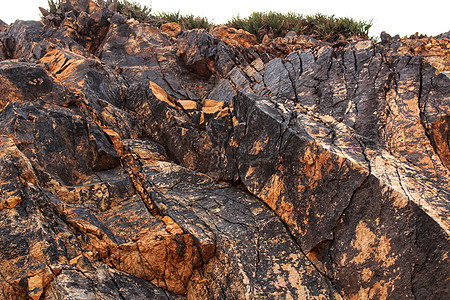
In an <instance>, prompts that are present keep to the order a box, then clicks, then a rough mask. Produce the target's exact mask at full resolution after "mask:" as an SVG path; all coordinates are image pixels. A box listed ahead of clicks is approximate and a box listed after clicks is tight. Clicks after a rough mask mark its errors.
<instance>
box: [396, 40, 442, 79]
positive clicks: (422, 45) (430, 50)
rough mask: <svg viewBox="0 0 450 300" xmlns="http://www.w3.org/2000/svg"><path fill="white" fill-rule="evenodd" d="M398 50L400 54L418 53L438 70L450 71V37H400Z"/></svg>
mask: <svg viewBox="0 0 450 300" xmlns="http://www.w3.org/2000/svg"><path fill="white" fill-rule="evenodd" d="M400 42H401V46H400V48H399V49H398V51H399V52H400V53H402V54H405V53H409V54H411V55H420V56H422V57H424V58H425V61H427V62H428V63H430V64H431V65H432V66H433V67H435V68H436V69H437V70H438V71H441V72H443V71H450V37H449V36H448V34H447V36H444V35H443V36H442V37H440V36H438V37H422V38H419V37H418V36H416V37H412V38H406V37H405V38H402V39H400Z"/></svg>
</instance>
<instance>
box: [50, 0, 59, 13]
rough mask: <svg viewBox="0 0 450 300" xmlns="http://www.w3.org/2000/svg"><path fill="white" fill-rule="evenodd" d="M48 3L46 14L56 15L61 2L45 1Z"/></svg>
mask: <svg viewBox="0 0 450 300" xmlns="http://www.w3.org/2000/svg"><path fill="white" fill-rule="evenodd" d="M47 3H48V12H49V13H51V14H53V15H56V12H57V11H58V9H61V0H56V1H55V0H47Z"/></svg>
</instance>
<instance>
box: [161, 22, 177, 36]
mask: <svg viewBox="0 0 450 300" xmlns="http://www.w3.org/2000/svg"><path fill="white" fill-rule="evenodd" d="M161 32H164V33H165V34H167V35H168V36H170V37H172V38H176V37H177V36H178V35H179V34H180V33H181V25H180V24H178V23H176V22H169V23H164V24H162V25H161Z"/></svg>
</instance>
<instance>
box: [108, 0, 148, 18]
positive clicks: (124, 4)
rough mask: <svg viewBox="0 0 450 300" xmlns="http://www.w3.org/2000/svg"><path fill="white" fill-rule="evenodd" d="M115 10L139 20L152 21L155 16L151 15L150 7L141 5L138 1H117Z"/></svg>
mask: <svg viewBox="0 0 450 300" xmlns="http://www.w3.org/2000/svg"><path fill="white" fill-rule="evenodd" d="M116 10H117V12H118V13H120V14H122V15H124V16H126V17H127V18H129V19H131V18H133V19H135V20H138V21H139V22H152V21H154V20H155V17H154V16H152V15H151V11H152V9H151V8H150V7H147V6H145V5H144V6H142V5H141V4H140V3H138V2H134V1H132V2H130V1H127V0H122V1H117V7H116Z"/></svg>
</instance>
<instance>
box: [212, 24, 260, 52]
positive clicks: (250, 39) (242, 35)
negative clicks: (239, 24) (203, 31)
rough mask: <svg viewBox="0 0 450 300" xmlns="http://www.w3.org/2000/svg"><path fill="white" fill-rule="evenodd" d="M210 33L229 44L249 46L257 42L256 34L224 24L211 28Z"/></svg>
mask: <svg viewBox="0 0 450 300" xmlns="http://www.w3.org/2000/svg"><path fill="white" fill-rule="evenodd" d="M211 34H212V35H213V36H214V37H216V38H218V39H220V40H222V41H224V42H225V43H227V44H229V45H233V46H235V45H240V46H242V47H251V46H255V45H256V44H257V41H256V36H255V35H253V34H251V33H249V32H247V31H245V30H243V29H236V28H232V27H226V26H216V27H214V28H212V30H211Z"/></svg>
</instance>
